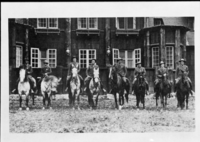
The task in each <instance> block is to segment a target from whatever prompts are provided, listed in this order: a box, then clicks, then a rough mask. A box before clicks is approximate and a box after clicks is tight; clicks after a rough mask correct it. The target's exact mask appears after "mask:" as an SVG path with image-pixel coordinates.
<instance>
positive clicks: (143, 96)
mask: <svg viewBox="0 0 200 142" xmlns="http://www.w3.org/2000/svg"><path fill="white" fill-rule="evenodd" d="M145 92H146V91H145ZM145 92H144V93H143V94H142V103H143V109H145Z"/></svg>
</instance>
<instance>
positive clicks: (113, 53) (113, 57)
mask: <svg viewBox="0 0 200 142" xmlns="http://www.w3.org/2000/svg"><path fill="white" fill-rule="evenodd" d="M116 52H117V54H115V53H116ZM115 55H117V58H115ZM112 59H113V61H112V63H113V65H114V64H116V63H117V59H119V49H117V48H113V49H112ZM115 61H116V62H115Z"/></svg>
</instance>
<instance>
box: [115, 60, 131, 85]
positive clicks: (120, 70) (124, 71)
mask: <svg viewBox="0 0 200 142" xmlns="http://www.w3.org/2000/svg"><path fill="white" fill-rule="evenodd" d="M122 60H123V59H122V58H120V57H119V58H118V59H117V64H115V65H114V68H115V69H116V73H117V74H118V75H119V76H120V77H122V80H123V82H124V83H125V84H126V83H127V80H128V79H127V78H126V74H127V68H126V66H125V65H124V64H123V62H122Z"/></svg>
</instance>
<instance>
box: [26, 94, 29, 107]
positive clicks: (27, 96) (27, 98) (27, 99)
mask: <svg viewBox="0 0 200 142" xmlns="http://www.w3.org/2000/svg"><path fill="white" fill-rule="evenodd" d="M28 102H29V92H28V91H27V93H26V110H29V107H28Z"/></svg>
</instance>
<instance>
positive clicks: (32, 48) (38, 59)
mask: <svg viewBox="0 0 200 142" xmlns="http://www.w3.org/2000/svg"><path fill="white" fill-rule="evenodd" d="M33 50H37V51H38V58H35V57H34V58H33V56H32V55H33ZM32 59H37V64H38V66H37V67H34V66H33V62H32ZM31 67H32V68H39V67H40V50H39V48H35V47H31Z"/></svg>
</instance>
